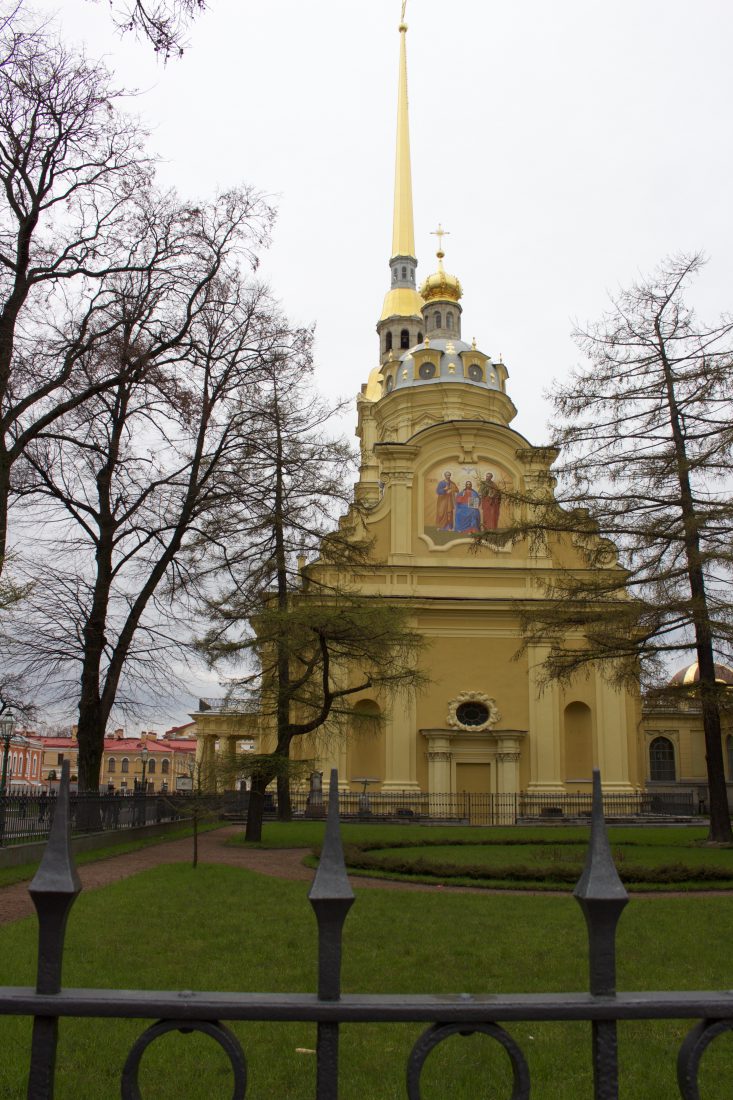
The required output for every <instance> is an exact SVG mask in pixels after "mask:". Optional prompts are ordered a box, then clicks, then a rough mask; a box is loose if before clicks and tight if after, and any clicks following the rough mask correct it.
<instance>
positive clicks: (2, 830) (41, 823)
mask: <svg viewBox="0 0 733 1100" xmlns="http://www.w3.org/2000/svg"><path fill="white" fill-rule="evenodd" d="M57 802H58V797H57V795H56V792H55V791H54V792H53V793H52V794H47V793H46V792H45V791H41V792H40V793H39V792H38V791H31V792H29V793H27V794H25V793H23V792H15V791H14V792H13V793H12V794H6V795H4V796H3V795H0V845H10V844H22V843H24V842H27V841H33V840H45V839H46V837H47V836H48V834H49V831H50V828H51V823H52V821H53V818H54V814H55V812H56V804H57ZM189 816H190V807H189V804H188V803H187V801H186V799H185V798H182V797H181V796H180V795H165V794H158V795H154V794H143V793H142V792H139V793H134V794H133V793H130V794H128V795H118V794H114V795H112V794H109V795H107V794H71V795H70V796H69V826H70V828H71V831H72V833H73V834H74V835H75V836H78V835H81V834H83V833H102V832H115V831H117V830H118V829H135V828H139V827H140V826H141V825H160V824H161V823H163V822H165V821H177V820H179V819H180V818H184V817H189Z"/></svg>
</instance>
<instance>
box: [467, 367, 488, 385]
mask: <svg viewBox="0 0 733 1100" xmlns="http://www.w3.org/2000/svg"><path fill="white" fill-rule="evenodd" d="M468 377H469V378H470V379H471V381H472V382H483V380H484V372H483V368H482V367H480V366H479V365H478V363H471V366H470V367H469V368H468Z"/></svg>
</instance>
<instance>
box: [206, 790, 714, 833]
mask: <svg viewBox="0 0 733 1100" xmlns="http://www.w3.org/2000/svg"><path fill="white" fill-rule="evenodd" d="M248 799H249V794H248V792H247V791H232V792H228V793H227V794H226V796H225V797H224V802H223V809H224V812H226V813H229V814H241V815H242V816H244V814H245V813H246V811H247V804H248ZM291 802H292V808H293V813H294V815H295V816H296V817H310V818H317V817H325V814H326V806H327V799H326V797H325V796H324V795H323V794H321V793H318V794H315V795H314V794H312V793H309V792H307V791H294V792H293V794H292V796H291ZM592 802H593V796H592V794H591V793H590V792H588V794H563V795H554V794H474V793H472V792H469V791H462V792H459V793H456V794H422V793H420V792H418V793H415V792H414V791H386V792H376V793H373V794H372V793H370V792H369V791H366V792H363V793H360V792H355V791H340V792H339V814H340V816H341V818H342V820H344V821H348V820H354V819H356V820H360V821H375V822H377V821H378V822H403V823H409V822H423V821H431V822H442V823H445V824H449V823H455V824H465V825H516V824H517V822H524V821H537V822H552V821H567V820H569V819H577V818H587V819H590V816H591V809H592ZM603 811H604V814H605V816H606V817H607V818H628V817H635V818H638V817H649V818H654V817H692V816H694V815H696V814H698V813H699V812H700V802H699V800H698V799H696V798H694V797H693V795H692V793H691V792H690V791H679V792H678V791H674V792H665V793H659V794H655V793H653V792H649V791H638V792H633V793H630V794H617V793H604V795H603ZM276 815H277V795H276V794H275V792H268V793H267V794H266V795H265V816H266V817H275V816H276Z"/></svg>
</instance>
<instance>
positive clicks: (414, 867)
mask: <svg viewBox="0 0 733 1100" xmlns="http://www.w3.org/2000/svg"><path fill="white" fill-rule="evenodd" d="M458 843H459V844H463V843H467V842H458ZM468 843H470V842H468ZM525 843H527V842H526V841H525ZM556 843H557V842H555V844H556ZM579 843H581V842H579ZM436 846H437V845H436ZM445 846H446V845H445V841H442V842H441V843H440V847H445ZM482 846H483V845H482ZM413 847H426V845H425V844H424V843H420V844H414V843H413V844H411V843H409V842H404V843H398V844H394V845H392V844H390V845H389V846H387V845H384V844H383V843H382V844H380V845H376V844H346V845H344V856H345V859H346V865H347V867H350V868H353V869H354V870H359V871H378V872H380V873H389V874H390V875H419V876H420V877H428V878H435V879H442V880H449V879H470V880H475V881H480V880H483V881H486V880H488V879H492V880H504V881H506V882H517V883H532V882H541V883H547V882H554V883H558V885H560V884H567V883H570V884H574V883H576V882H577V881H578V878H579V877H580V874H581V872H582V869H583V862H582V861H580V860H579V861H578V863H577V864H574V863H566V864H558V863H557V862H555V863H548V864H537V865H534V866H529V865H527V864H525V863H517V864H512V865H509V866H499V867H492V866H491V865H490V864H454V863H446V862H444V861H440V862H434V861H431V860H429V859H426V858H425V857H424V856H419V857H416V858H414V859H410V858H409V856H407V857H405V858H403V859H396V860H394V861H392V860H390V861H389V863H387V862H385V861H384V860H383V859H379V858H378V857H377V856H376V855H372V854H370V853H372V852H375V853H376V852H377V851H382V852H383V851H391V850H393V849H398V848H401V849H405V848H413ZM618 871H619V875H620V877H621V880H622V881H623V882H625V883H628V884H639V883H650V884H651V883H655V884H660V885H669V886H673V885H675V884H681V883H688V882H698V883H705V882H710V883H721V882H729V883H731V885H733V869H731V870H728V869H727V868H724V867H688V866H687V865H686V864H684V863H667V864H660V865H659V866H656V867H645V866H643V865H638V866H635V867H629V866H626V865H624V864H623V863H622V864H621V866H620V867H619V868H618Z"/></svg>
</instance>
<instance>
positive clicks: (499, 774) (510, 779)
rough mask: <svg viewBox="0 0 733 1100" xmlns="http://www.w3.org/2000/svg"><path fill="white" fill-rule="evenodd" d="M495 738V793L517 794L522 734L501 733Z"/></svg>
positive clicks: (496, 734)
mask: <svg viewBox="0 0 733 1100" xmlns="http://www.w3.org/2000/svg"><path fill="white" fill-rule="evenodd" d="M495 736H496V793H497V794H519V760H520V757H521V751H520V747H521V738H522V736H523V734H522V733H520V732H519V731H517V732H516V733H511V734H507V733H501V732H500V731H498V730H497V731H495Z"/></svg>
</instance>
